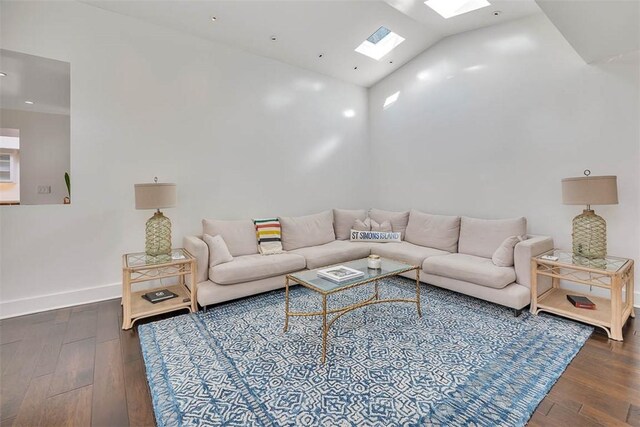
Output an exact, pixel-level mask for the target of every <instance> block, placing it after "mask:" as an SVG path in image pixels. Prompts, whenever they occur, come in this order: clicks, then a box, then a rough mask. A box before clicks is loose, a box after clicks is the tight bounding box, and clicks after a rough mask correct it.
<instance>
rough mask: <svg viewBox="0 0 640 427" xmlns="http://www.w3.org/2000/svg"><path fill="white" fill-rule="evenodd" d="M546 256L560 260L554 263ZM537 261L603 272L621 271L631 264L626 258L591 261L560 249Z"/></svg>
mask: <svg viewBox="0 0 640 427" xmlns="http://www.w3.org/2000/svg"><path fill="white" fill-rule="evenodd" d="M545 255H551V256H555V257H558V260H557V261H552V260H547V259H544V258H543V257H544V256H545ZM536 259H538V260H540V261H543V262H548V263H555V264H563V265H567V266H576V267H586V268H593V269H598V270H603V271H612V272H615V271H618V270H620V269H621V268H622V267H624V265H625V264H626V263H627V262H629V260H628V259H626V258H618V257H612V256H607V257H605V258H595V259H591V258H586V257H583V256H579V255H575V254H574V253H573V252H569V251H562V250H560V249H552V250H550V251H548V252H545V253H543V254H541V255H538V256H537V257H536Z"/></svg>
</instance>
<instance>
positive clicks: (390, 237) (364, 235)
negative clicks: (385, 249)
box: [350, 230, 402, 242]
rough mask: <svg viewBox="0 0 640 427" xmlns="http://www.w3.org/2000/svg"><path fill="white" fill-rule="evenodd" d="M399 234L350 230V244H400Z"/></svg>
mask: <svg viewBox="0 0 640 427" xmlns="http://www.w3.org/2000/svg"><path fill="white" fill-rule="evenodd" d="M401 235H402V233H400V232H392V231H358V230H351V236H350V240H351V241H352V242H401V241H402V240H401V238H400V237H401Z"/></svg>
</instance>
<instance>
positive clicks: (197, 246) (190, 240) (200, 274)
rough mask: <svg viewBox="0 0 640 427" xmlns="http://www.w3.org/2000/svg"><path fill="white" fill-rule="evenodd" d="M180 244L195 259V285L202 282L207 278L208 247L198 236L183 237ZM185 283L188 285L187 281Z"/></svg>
mask: <svg viewBox="0 0 640 427" xmlns="http://www.w3.org/2000/svg"><path fill="white" fill-rule="evenodd" d="M182 244H183V245H184V248H185V249H186V250H187V251H189V253H190V254H191V255H193V256H194V257H195V259H196V265H197V272H196V283H200V282H204V281H205V280H207V279H208V278H209V247H208V246H207V244H206V243H205V242H204V240H202V239H201V238H200V237H198V236H185V237H184V239H182ZM187 283H189V281H188V280H187Z"/></svg>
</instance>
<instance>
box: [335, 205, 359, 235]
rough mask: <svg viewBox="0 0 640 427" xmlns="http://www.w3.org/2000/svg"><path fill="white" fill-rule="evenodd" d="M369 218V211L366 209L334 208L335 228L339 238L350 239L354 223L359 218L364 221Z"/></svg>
mask: <svg viewBox="0 0 640 427" xmlns="http://www.w3.org/2000/svg"><path fill="white" fill-rule="evenodd" d="M366 218H367V211H366V210H364V209H359V210H347V209H334V210H333V229H334V231H335V233H336V239H337V240H349V235H350V233H351V229H352V228H353V224H354V223H355V222H356V220H357V219H359V220H360V221H364V220H365V219H366Z"/></svg>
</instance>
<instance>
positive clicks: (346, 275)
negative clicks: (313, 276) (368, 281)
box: [318, 265, 364, 283]
mask: <svg viewBox="0 0 640 427" xmlns="http://www.w3.org/2000/svg"><path fill="white" fill-rule="evenodd" d="M318 277H321V278H323V279H327V280H331V281H332V282H335V283H344V282H348V281H351V280H354V279H358V278H360V277H364V272H362V271H359V270H354V269H353V268H349V267H345V266H344V265H338V266H336V267H330V268H325V269H324V270H318Z"/></svg>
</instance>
